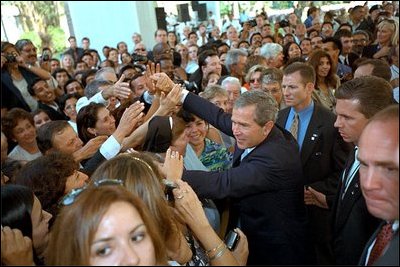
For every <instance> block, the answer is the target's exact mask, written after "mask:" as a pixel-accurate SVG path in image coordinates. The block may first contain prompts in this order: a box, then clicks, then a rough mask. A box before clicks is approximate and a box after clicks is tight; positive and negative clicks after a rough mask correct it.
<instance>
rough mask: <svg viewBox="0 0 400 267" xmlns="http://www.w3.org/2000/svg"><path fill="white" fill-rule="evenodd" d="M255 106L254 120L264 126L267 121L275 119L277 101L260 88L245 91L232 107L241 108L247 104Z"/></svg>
mask: <svg viewBox="0 0 400 267" xmlns="http://www.w3.org/2000/svg"><path fill="white" fill-rule="evenodd" d="M252 105H255V106H256V110H255V114H254V121H255V122H256V123H257V124H258V125H260V126H264V125H265V124H266V123H267V122H268V121H273V122H275V121H276V117H277V115H278V110H279V109H278V103H277V102H276V100H275V98H274V97H273V96H272V95H271V94H269V93H266V92H263V91H260V90H252V91H247V92H245V93H243V94H241V95H240V97H239V98H238V99H237V100H236V102H235V104H234V106H233V108H234V109H238V108H243V107H247V106H252Z"/></svg>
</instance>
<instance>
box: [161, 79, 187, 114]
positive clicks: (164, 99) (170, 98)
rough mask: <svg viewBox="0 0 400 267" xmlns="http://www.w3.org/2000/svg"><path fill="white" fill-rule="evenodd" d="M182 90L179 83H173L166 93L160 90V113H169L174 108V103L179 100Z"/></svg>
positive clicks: (176, 103)
mask: <svg viewBox="0 0 400 267" xmlns="http://www.w3.org/2000/svg"><path fill="white" fill-rule="evenodd" d="M182 90H183V87H182V86H181V85H180V84H175V85H174V87H173V88H172V90H171V92H169V94H168V95H165V93H164V92H161V98H160V107H159V109H160V112H161V113H162V114H165V115H170V114H171V113H172V112H173V111H174V110H175V107H176V105H178V103H179V102H180V101H181V98H182Z"/></svg>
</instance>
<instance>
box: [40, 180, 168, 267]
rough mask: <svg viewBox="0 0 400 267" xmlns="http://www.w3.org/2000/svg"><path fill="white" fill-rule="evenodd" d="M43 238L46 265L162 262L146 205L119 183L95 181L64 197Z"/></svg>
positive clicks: (159, 243)
mask: <svg viewBox="0 0 400 267" xmlns="http://www.w3.org/2000/svg"><path fill="white" fill-rule="evenodd" d="M65 200H68V201H64V204H67V206H64V207H63V208H62V210H61V212H60V214H59V216H58V217H57V219H56V222H55V224H54V227H53V229H52V235H51V237H50V242H49V253H48V254H49V256H48V257H47V260H46V264H48V265H91V266H99V265H108V266H114V265H141V266H154V265H166V264H167V257H166V252H165V246H164V243H163V241H162V239H161V235H160V233H159V228H157V226H156V224H155V221H154V219H153V217H152V216H151V215H150V213H149V211H148V209H147V207H146V206H145V205H144V204H143V202H142V201H141V200H140V199H139V198H138V197H137V196H134V195H132V194H131V193H130V192H129V191H127V190H126V189H125V188H124V187H122V186H120V185H118V184H114V185H112V184H111V183H109V182H107V183H99V184H97V185H93V186H90V187H89V188H87V189H84V190H79V191H75V192H74V193H72V194H70V195H69V196H68V197H67V198H65Z"/></svg>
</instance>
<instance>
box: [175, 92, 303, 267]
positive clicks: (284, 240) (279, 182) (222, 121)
mask: <svg viewBox="0 0 400 267" xmlns="http://www.w3.org/2000/svg"><path fill="white" fill-rule="evenodd" d="M183 108H184V109H186V110H187V111H189V112H192V113H194V114H195V115H197V116H199V117H201V118H203V119H205V120H206V121H208V122H209V123H211V124H212V125H213V126H215V127H216V128H218V129H220V130H221V131H223V132H224V133H226V134H228V135H230V136H233V134H232V121H231V114H227V113H224V112H223V110H222V109H219V108H218V107H217V106H215V105H214V104H212V103H210V102H209V101H207V100H205V99H202V98H200V97H198V96H196V95H194V94H192V93H189V94H188V96H187V97H186V99H185V101H184V103H183ZM243 152H244V150H242V149H239V148H238V147H237V146H236V147H235V152H234V156H233V167H232V169H229V170H227V171H224V172H204V171H184V174H183V177H184V180H186V181H187V182H188V183H189V184H190V185H191V186H192V187H193V189H194V190H195V191H196V193H197V194H198V195H199V197H201V198H203V197H204V198H211V199H222V198H226V197H230V198H231V200H232V203H233V206H232V209H231V215H233V216H230V217H231V218H230V220H231V221H233V222H237V220H238V219H239V221H240V228H241V229H242V230H243V232H244V233H245V234H246V236H247V238H248V242H249V252H250V253H249V258H248V264H250V265H252V264H255V265H259V264H286V265H287V264H304V263H306V260H305V258H306V257H307V253H308V252H307V251H306V248H305V246H304V244H305V243H306V235H305V231H306V230H305V228H306V225H305V224H306V216H305V208H304V204H303V203H304V202H303V201H304V200H303V199H304V195H303V183H304V181H303V175H302V167H301V161H300V157H299V153H298V146H297V143H296V142H295V140H294V138H293V137H292V136H291V134H290V133H289V132H287V131H286V130H284V129H281V128H279V127H278V126H274V127H273V128H272V130H271V132H270V133H269V135H268V136H267V137H266V138H265V140H264V141H262V142H261V143H260V144H259V145H257V146H256V147H255V148H254V150H253V151H251V153H249V154H248V155H247V156H246V157H245V158H244V159H243V160H242V161H240V156H241V154H242V153H243Z"/></svg>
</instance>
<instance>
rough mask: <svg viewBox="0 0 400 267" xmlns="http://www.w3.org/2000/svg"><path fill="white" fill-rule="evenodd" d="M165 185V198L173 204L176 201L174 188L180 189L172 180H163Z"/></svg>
mask: <svg viewBox="0 0 400 267" xmlns="http://www.w3.org/2000/svg"><path fill="white" fill-rule="evenodd" d="M162 182H163V184H164V185H165V189H164V193H165V198H166V199H167V201H169V202H172V201H174V200H175V198H174V193H173V192H172V190H173V189H174V188H178V185H177V184H176V183H174V182H172V181H170V180H167V179H163V180H162Z"/></svg>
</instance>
